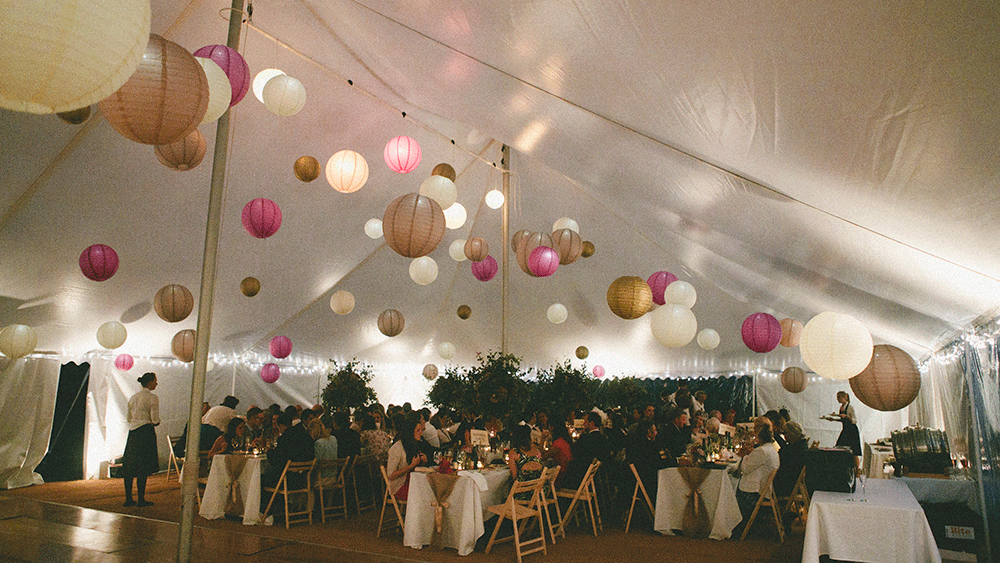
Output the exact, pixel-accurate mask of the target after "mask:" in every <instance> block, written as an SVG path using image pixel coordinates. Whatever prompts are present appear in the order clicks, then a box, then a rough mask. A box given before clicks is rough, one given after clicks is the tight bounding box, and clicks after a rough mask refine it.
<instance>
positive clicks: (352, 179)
mask: <svg viewBox="0 0 1000 563" xmlns="http://www.w3.org/2000/svg"><path fill="white" fill-rule="evenodd" d="M326 181H327V183H329V184H330V186H331V187H333V189H335V190H337V191H338V192H340V193H344V194H350V193H354V192H356V191H358V190H360V189H361V188H362V187H363V186H364V185H365V182H367V181H368V161H367V160H365V157H363V156H361V155H360V154H358V153H356V152H354V151H349V150H342V151H337V152H336V153H334V154H333V156H331V157H330V160H327V161H326Z"/></svg>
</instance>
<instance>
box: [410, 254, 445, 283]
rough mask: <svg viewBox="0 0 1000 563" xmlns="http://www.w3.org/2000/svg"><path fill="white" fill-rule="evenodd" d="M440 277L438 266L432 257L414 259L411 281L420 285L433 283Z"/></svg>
mask: <svg viewBox="0 0 1000 563" xmlns="http://www.w3.org/2000/svg"><path fill="white" fill-rule="evenodd" d="M437 277H438V265H437V262H435V261H434V259H433V258H431V257H430V256H421V257H419V258H414V259H413V260H412V261H411V262H410V279H412V280H413V281H415V282H416V283H417V284H419V285H428V284H430V283H433V282H434V280H436V279H437Z"/></svg>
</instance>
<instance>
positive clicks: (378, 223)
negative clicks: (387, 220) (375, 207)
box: [365, 219, 382, 239]
mask: <svg viewBox="0 0 1000 563" xmlns="http://www.w3.org/2000/svg"><path fill="white" fill-rule="evenodd" d="M365 234H366V235H368V238H370V239H377V238H382V220H381V219H369V220H368V222H367V223H365Z"/></svg>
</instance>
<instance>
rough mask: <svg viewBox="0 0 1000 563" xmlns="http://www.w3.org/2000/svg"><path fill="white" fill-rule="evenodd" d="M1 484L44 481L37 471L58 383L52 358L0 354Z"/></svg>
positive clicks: (46, 443)
mask: <svg viewBox="0 0 1000 563" xmlns="http://www.w3.org/2000/svg"><path fill="white" fill-rule="evenodd" d="M0 381H2V382H3V384H2V385H0V412H2V413H3V421H4V422H3V424H2V425H0V485H2V488H4V489H13V488H17V487H26V486H28V485H33V484H36V483H41V482H42V478H41V476H40V475H39V474H37V473H35V472H34V469H35V467H37V466H38V464H39V463H41V461H42V458H43V457H45V452H46V451H47V450H48V446H49V436H50V434H51V432H52V413H53V412H54V411H55V408H56V390H57V389H58V387H59V362H57V361H56V360H53V359H47V358H46V359H35V358H31V359H27V360H9V359H7V358H0Z"/></svg>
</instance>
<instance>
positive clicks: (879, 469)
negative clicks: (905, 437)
mask: <svg viewBox="0 0 1000 563" xmlns="http://www.w3.org/2000/svg"><path fill="white" fill-rule="evenodd" d="M864 450H865V451H864V461H863V462H862V471H864V473H865V475H867V476H868V477H869V478H871V479H886V478H888V477H889V474H886V472H885V469H884V467H885V462H886V460H888V459H889V458H891V457H892V446H880V445H878V444H869V443H867V442H866V443H865V448H864Z"/></svg>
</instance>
